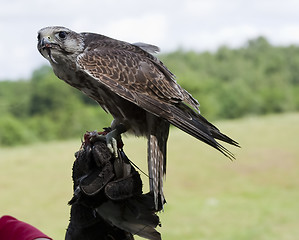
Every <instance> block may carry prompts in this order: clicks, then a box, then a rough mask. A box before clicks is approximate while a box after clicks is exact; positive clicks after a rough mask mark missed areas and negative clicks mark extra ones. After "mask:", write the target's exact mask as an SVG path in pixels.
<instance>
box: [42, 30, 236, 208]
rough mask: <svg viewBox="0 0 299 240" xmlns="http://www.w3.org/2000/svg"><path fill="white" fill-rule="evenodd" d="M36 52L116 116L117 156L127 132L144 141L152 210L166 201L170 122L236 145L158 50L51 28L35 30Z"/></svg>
mask: <svg viewBox="0 0 299 240" xmlns="http://www.w3.org/2000/svg"><path fill="white" fill-rule="evenodd" d="M37 47H38V50H39V52H40V53H41V55H42V56H43V57H45V58H46V59H47V60H48V61H49V62H50V64H51V66H52V68H53V71H54V73H55V74H56V76H57V77H58V78H60V79H62V80H63V81H65V82H66V83H68V84H69V85H71V86H73V87H75V88H77V89H79V90H80V91H82V92H83V93H85V94H86V95H87V96H89V97H90V98H92V99H94V100H95V101H96V102H98V103H99V105H100V106H101V107H102V108H103V109H104V110H105V111H106V112H108V113H110V114H111V115H112V116H113V118H114V120H113V122H112V124H111V129H112V131H111V132H109V134H108V135H107V137H106V139H107V145H108V146H109V147H110V148H111V149H112V151H114V153H115V154H117V151H116V147H115V146H116V145H117V144H116V139H117V138H118V137H119V136H120V134H121V133H124V132H130V133H132V134H135V135H136V136H144V137H146V138H147V140H148V154H147V155H148V172H149V182H150V191H152V192H153V193H154V202H155V207H156V209H158V208H160V206H161V205H162V206H163V204H164V203H165V198H164V194H163V176H164V175H165V173H166V143H167V139H168V133H169V126H170V124H172V125H174V126H176V127H178V128H179V129H181V130H183V131H184V132H186V133H188V134H190V135H191V136H193V137H195V138H197V139H199V140H201V141H203V142H204V143H206V144H208V145H210V146H212V147H213V148H215V149H217V150H219V151H220V152H222V153H223V154H224V155H225V156H227V157H229V158H230V159H233V158H234V155H233V154H232V153H231V152H230V151H228V150H227V149H226V148H225V147H223V146H222V145H221V144H220V143H218V142H217V141H216V139H218V140H221V141H224V142H226V143H229V144H231V145H234V146H239V144H238V143H237V142H236V141H234V140H233V139H231V138H230V137H228V136H226V135H224V134H223V133H221V132H220V131H219V129H218V128H217V127H215V126H214V125H213V124H211V123H210V122H208V121H207V120H206V119H205V118H204V117H203V116H202V115H201V114H200V112H199V108H198V107H199V103H198V102H197V100H196V99H194V98H193V97H192V96H191V94H189V93H188V92H187V91H186V90H184V89H183V88H182V87H181V86H180V85H179V84H178V83H177V82H176V79H175V76H174V75H173V74H172V73H171V72H170V71H169V70H168V69H167V67H166V66H165V65H164V64H163V63H162V62H161V61H160V60H159V59H158V58H156V57H155V56H154V55H153V54H154V53H157V52H158V51H159V48H158V47H156V46H153V45H150V44H145V43H133V44H130V43H127V42H124V41H119V40H116V39H113V38H109V37H107V36H103V35H100V34H95V33H88V32H84V33H76V32H74V31H72V30H70V29H68V28H65V27H60V26H52V27H46V28H43V29H41V30H40V31H39V32H38V44H37Z"/></svg>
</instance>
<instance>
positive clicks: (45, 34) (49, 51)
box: [37, 26, 84, 64]
mask: <svg viewBox="0 0 299 240" xmlns="http://www.w3.org/2000/svg"><path fill="white" fill-rule="evenodd" d="M37 39H38V44H37V48H38V50H39V52H40V53H41V54H42V55H43V57H44V58H46V59H47V60H48V61H49V62H50V63H51V64H58V63H59V62H60V61H61V60H66V59H65V57H66V56H69V57H71V56H72V55H74V56H77V55H78V54H79V53H80V52H82V51H83V49H84V42H83V37H82V35H81V34H79V33H76V32H74V31H72V30H70V29H68V28H65V27H58V26H54V27H46V28H42V29H41V30H39V31H38V35H37Z"/></svg>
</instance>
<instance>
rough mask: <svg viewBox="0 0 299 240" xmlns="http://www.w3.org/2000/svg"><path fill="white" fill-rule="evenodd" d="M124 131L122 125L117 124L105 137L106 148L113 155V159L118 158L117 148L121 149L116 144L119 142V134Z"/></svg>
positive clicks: (125, 129) (124, 128) (124, 127)
mask: <svg viewBox="0 0 299 240" xmlns="http://www.w3.org/2000/svg"><path fill="white" fill-rule="evenodd" d="M126 131H127V128H126V126H125V125H124V124H118V125H116V126H115V127H114V128H113V130H111V131H110V132H108V133H107V135H106V143H107V147H108V148H109V150H110V151H111V152H112V153H113V154H114V156H115V158H118V152H117V150H118V148H121V147H122V146H121V147H120V146H118V142H120V140H121V134H122V133H124V132H126Z"/></svg>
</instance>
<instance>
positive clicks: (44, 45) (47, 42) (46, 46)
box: [38, 37, 57, 63]
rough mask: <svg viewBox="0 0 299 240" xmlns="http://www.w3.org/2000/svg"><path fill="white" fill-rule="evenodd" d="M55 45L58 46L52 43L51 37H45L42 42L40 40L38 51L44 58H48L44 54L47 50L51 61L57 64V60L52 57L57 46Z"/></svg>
mask: <svg viewBox="0 0 299 240" xmlns="http://www.w3.org/2000/svg"><path fill="white" fill-rule="evenodd" d="M55 45H57V44H55V43H53V42H51V39H50V37H43V38H42V39H41V40H39V42H38V50H39V52H40V53H41V54H42V55H43V56H44V57H46V56H45V55H44V54H43V53H42V52H43V51H44V50H46V52H47V55H48V57H49V59H50V60H51V61H52V62H54V63H57V62H56V61H55V59H54V58H53V57H52V54H51V48H53V46H55Z"/></svg>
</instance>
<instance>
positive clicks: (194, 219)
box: [0, 113, 299, 240]
mask: <svg viewBox="0 0 299 240" xmlns="http://www.w3.org/2000/svg"><path fill="white" fill-rule="evenodd" d="M216 125H217V126H218V127H219V128H220V129H221V130H222V131H223V132H225V133H226V134H228V135H229V136H231V137H233V138H234V139H235V140H237V141H239V142H240V144H241V146H242V148H241V149H238V148H233V147H228V148H229V149H230V150H231V151H233V152H234V153H235V155H236V158H237V160H236V161H233V162H231V161H230V160H228V159H226V158H225V157H224V156H222V155H221V154H220V153H219V152H217V151H215V150H213V149H212V148H210V147H208V146H206V145H205V144H203V143H200V142H198V141H197V140H195V139H193V138H192V137H189V136H187V135H186V134H184V133H182V132H181V131H179V130H176V129H172V130H171V135H170V140H169V144H168V165H167V176H166V182H165V194H166V197H167V201H168V204H167V205H166V206H165V211H164V212H162V213H160V217H161V221H162V227H161V228H159V231H160V232H161V233H162V237H163V239H164V240H167V239H169V240H176V239H177V240H181V239H188V240H192V239H194V240H199V239H200V240H201V239H203V240H204V239H207V240H210V239H213V240H234V239H236V240H252V239H255V240H275V239H277V240H293V239H297V238H298V236H299V227H298V226H299V215H298V214H299V203H298V199H299V145H298V142H299V141H298V136H299V114H298V113H294V114H284V115H271V116H265V117H252V118H246V119H239V120H233V121H222V122H218V123H216ZM124 141H125V151H126V153H127V155H128V156H129V157H130V158H131V160H133V161H134V162H135V163H136V164H137V165H139V166H140V167H141V168H142V169H143V170H145V171H146V160H145V159H146V156H145V154H146V152H145V151H146V142H145V141H144V140H142V139H137V138H124ZM79 147H80V136H78V139H77V140H72V141H65V142H50V143H40V144H36V145H31V146H22V147H17V148H0V190H1V195H0V215H3V214H11V215H13V216H15V217H17V218H20V219H21V220H24V221H27V222H29V223H31V224H33V225H34V226H36V227H38V228H39V229H41V230H42V231H44V232H45V233H47V234H48V235H50V236H52V237H53V238H54V239H63V238H64V234H65V229H66V227H67V225H68V219H69V207H68V206H67V201H68V200H69V199H70V198H71V196H72V182H71V167H72V163H73V161H74V157H73V153H74V152H75V151H76V150H77V149H78V148H79ZM143 180H144V181H146V178H145V177H144V176H143ZM144 184H145V185H146V186H145V188H147V185H148V184H147V183H146V182H145V183H144ZM137 239H139V238H137Z"/></svg>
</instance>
